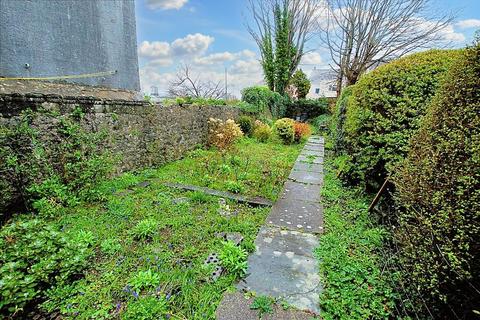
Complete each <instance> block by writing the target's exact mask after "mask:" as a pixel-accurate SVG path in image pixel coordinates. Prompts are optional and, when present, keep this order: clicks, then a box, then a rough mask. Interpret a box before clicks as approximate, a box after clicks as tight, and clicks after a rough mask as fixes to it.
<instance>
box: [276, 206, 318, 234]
mask: <svg viewBox="0 0 480 320" xmlns="http://www.w3.org/2000/svg"><path fill="white" fill-rule="evenodd" d="M267 223H268V225H270V226H277V227H282V228H287V229H290V230H297V231H302V232H310V233H322V232H323V207H322V204H321V203H316V202H307V201H296V200H284V199H280V200H279V201H277V203H275V205H274V206H273V208H272V211H271V212H270V215H269V216H268V218H267Z"/></svg>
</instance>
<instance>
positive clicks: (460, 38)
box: [438, 25, 467, 42]
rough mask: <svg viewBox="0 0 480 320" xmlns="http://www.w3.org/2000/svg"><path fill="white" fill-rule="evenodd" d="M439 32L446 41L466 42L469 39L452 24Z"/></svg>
mask: <svg viewBox="0 0 480 320" xmlns="http://www.w3.org/2000/svg"><path fill="white" fill-rule="evenodd" d="M438 34H439V36H440V37H441V39H442V40H445V41H452V42H464V41H465V40H466V39H467V38H466V37H465V35H464V34H463V33H459V32H455V29H454V28H453V26H452V25H449V26H447V27H445V28H444V29H442V30H441V31H439V33H438Z"/></svg>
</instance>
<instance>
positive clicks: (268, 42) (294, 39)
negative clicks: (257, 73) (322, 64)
mask: <svg viewBox="0 0 480 320" xmlns="http://www.w3.org/2000/svg"><path fill="white" fill-rule="evenodd" d="M248 1H249V6H248V7H249V10H250V12H251V14H252V17H253V24H252V25H248V26H247V27H248V31H249V33H250V34H251V36H252V37H253V39H254V40H255V42H256V43H257V45H258V47H259V49H260V53H261V56H262V61H261V62H262V67H263V71H264V75H265V81H266V82H267V85H268V86H269V87H270V89H271V90H275V91H277V92H281V93H283V91H284V90H285V87H286V85H287V84H288V80H289V79H290V78H291V76H292V75H293V73H294V72H295V71H296V69H297V68H298V65H299V64H300V61H301V59H302V57H303V56H304V54H305V53H306V50H305V44H306V43H307V42H308V40H310V39H311V37H312V35H313V32H314V31H315V17H316V15H317V11H318V9H320V7H321V3H322V2H321V0H248ZM278 86H281V87H280V88H279V87H278Z"/></svg>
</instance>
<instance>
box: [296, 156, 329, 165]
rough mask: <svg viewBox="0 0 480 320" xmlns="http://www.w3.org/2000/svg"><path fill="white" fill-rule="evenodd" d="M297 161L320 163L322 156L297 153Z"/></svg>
mask: <svg viewBox="0 0 480 320" xmlns="http://www.w3.org/2000/svg"><path fill="white" fill-rule="evenodd" d="M297 161H299V162H307V163H315V164H322V163H323V157H315V156H304V155H299V156H298V158H297Z"/></svg>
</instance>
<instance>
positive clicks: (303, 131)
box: [293, 122, 312, 143]
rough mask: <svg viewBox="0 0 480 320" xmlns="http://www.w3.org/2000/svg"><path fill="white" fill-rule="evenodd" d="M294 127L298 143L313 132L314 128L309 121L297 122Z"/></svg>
mask: <svg viewBox="0 0 480 320" xmlns="http://www.w3.org/2000/svg"><path fill="white" fill-rule="evenodd" d="M293 129H294V130H295V142H297V143H298V142H300V141H302V140H305V139H307V138H308V137H310V135H311V134H312V128H311V127H310V125H309V124H308V123H303V122H295V124H294V125H293Z"/></svg>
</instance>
